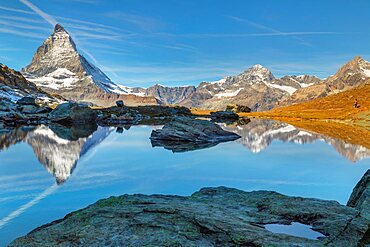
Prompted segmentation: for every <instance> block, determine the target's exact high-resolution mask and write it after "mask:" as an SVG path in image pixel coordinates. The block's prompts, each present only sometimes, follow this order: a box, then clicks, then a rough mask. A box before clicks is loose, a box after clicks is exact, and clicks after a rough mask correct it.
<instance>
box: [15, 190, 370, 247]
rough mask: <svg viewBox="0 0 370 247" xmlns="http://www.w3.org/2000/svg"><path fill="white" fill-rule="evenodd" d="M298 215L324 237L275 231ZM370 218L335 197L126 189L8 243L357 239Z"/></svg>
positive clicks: (347, 242)
mask: <svg viewBox="0 0 370 247" xmlns="http://www.w3.org/2000/svg"><path fill="white" fill-rule="evenodd" d="M292 222H300V223H302V224H306V225H311V226H313V229H314V230H316V231H318V232H320V233H322V234H323V235H325V236H326V237H323V238H320V239H318V240H315V239H306V238H301V237H294V236H290V235H286V234H278V233H272V232H270V231H268V230H266V229H265V228H264V225H265V224H290V223H292ZM369 224H370V221H369V219H367V218H364V217H361V215H360V214H359V211H358V210H357V209H355V208H351V207H347V206H344V205H340V204H339V203H337V202H335V201H325V200H318V199H307V198H301V197H288V196H285V195H282V194H279V193H276V192H271V191H253V192H244V191H240V190H237V189H230V188H225V187H218V188H204V189H201V190H200V191H199V192H196V193H194V194H193V195H191V196H189V197H183V196H167V195H151V196H146V195H123V196H118V197H110V198H108V199H104V200H100V201H98V202H96V203H95V204H92V205H90V206H88V207H87V208H84V209H82V210H78V211H75V212H73V213H70V214H68V215H67V216H66V217H64V218H63V219H60V220H57V221H54V222H52V223H50V224H47V225H44V226H41V227H39V228H36V229H35V230H33V231H32V232H30V233H29V234H28V235H26V236H24V237H21V238H19V239H16V240H15V241H14V242H13V243H11V244H10V246H22V247H23V246H335V247H338V246H346V247H350V246H357V245H358V244H359V242H360V241H361V239H363V236H364V234H365V232H366V231H367V230H368V228H369Z"/></svg>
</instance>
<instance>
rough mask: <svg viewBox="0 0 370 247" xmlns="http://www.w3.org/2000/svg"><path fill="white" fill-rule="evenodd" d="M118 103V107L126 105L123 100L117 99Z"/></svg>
mask: <svg viewBox="0 0 370 247" xmlns="http://www.w3.org/2000/svg"><path fill="white" fill-rule="evenodd" d="M116 105H117V106H118V107H124V106H125V104H124V103H123V100H117V101H116Z"/></svg>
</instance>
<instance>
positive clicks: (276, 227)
mask: <svg viewBox="0 0 370 247" xmlns="http://www.w3.org/2000/svg"><path fill="white" fill-rule="evenodd" d="M264 227H265V228H266V229H267V230H269V231H270V232H274V233H283V234H287V235H291V236H296V237H302V238H308V239H317V238H319V237H325V236H324V235H322V234H321V233H319V232H316V231H314V230H312V229H311V226H309V225H304V224H301V223H298V222H292V224H290V225H282V224H267V225H265V226H264Z"/></svg>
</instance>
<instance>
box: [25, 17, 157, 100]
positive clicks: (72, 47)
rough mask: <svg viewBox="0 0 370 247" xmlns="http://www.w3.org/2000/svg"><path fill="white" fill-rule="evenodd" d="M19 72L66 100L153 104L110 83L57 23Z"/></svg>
mask: <svg viewBox="0 0 370 247" xmlns="http://www.w3.org/2000/svg"><path fill="white" fill-rule="evenodd" d="M21 72H22V74H23V75H24V76H25V77H26V78H27V79H28V80H29V81H31V82H33V83H35V84H36V85H37V86H39V87H41V88H42V89H43V90H45V91H47V92H50V93H56V94H60V95H62V96H63V97H65V98H66V99H70V100H76V101H89V102H92V103H96V104H99V105H113V104H114V101H115V100H118V99H123V100H125V101H126V103H128V104H130V103H131V104H156V103H157V102H156V100H155V99H153V98H142V97H138V96H137V95H129V92H128V91H125V90H124V88H123V87H120V86H118V85H116V84H115V83H114V82H112V81H111V80H110V79H109V78H108V76H107V75H105V74H104V73H103V72H102V71H101V70H100V69H99V68H98V67H96V66H95V65H94V64H92V63H91V62H89V61H87V59H86V58H85V57H84V56H82V55H81V54H80V53H79V52H78V50H77V48H76V44H75V43H74V41H73V40H72V38H71V36H70V35H69V33H68V32H67V31H66V30H65V29H64V28H63V27H62V26H61V25H60V24H57V25H56V26H55V28H54V32H53V33H52V34H51V35H50V36H49V37H48V38H47V39H46V40H45V41H44V42H43V44H42V45H41V46H40V47H39V48H38V49H37V51H36V53H35V54H34V56H33V59H32V62H31V63H30V64H29V65H28V66H26V67H25V68H23V69H22V71H21ZM107 94H108V96H107Z"/></svg>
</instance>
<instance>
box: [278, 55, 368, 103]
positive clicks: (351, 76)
mask: <svg viewBox="0 0 370 247" xmlns="http://www.w3.org/2000/svg"><path fill="white" fill-rule="evenodd" d="M369 80H370V62H368V61H365V60H364V59H363V58H361V57H359V56H356V57H355V58H353V59H352V60H351V61H349V62H348V63H346V64H345V65H343V66H342V67H341V68H340V69H339V70H338V71H337V73H335V75H332V76H330V77H328V78H327V79H326V80H324V81H322V82H320V83H314V84H313V85H309V86H308V87H302V88H300V89H299V90H296V91H295V92H294V93H293V94H292V95H290V96H288V97H284V98H283V99H282V101H281V104H282V105H290V104H293V103H299V102H304V101H309V100H313V99H316V98H321V97H325V96H328V95H330V94H335V93H339V92H342V91H345V90H348V89H351V88H353V87H356V86H359V85H362V84H363V83H365V82H367V81H369Z"/></svg>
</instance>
